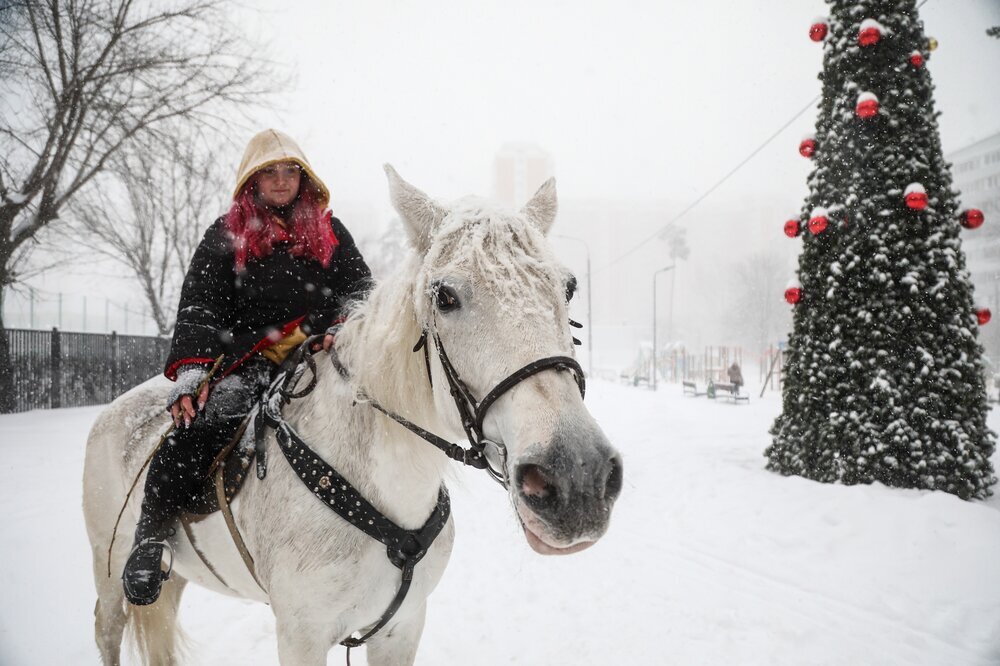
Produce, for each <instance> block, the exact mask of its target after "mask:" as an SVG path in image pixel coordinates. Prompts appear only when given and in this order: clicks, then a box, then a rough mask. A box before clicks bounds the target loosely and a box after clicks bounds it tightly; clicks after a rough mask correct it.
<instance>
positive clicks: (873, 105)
mask: <svg viewBox="0 0 1000 666" xmlns="http://www.w3.org/2000/svg"><path fill="white" fill-rule="evenodd" d="M878 108H879V107H878V97H876V96H875V95H873V94H872V93H869V92H864V93H861V94H860V95H858V105H857V106H856V107H854V111H855V113H857V114H858V117H860V118H863V119H865V120H867V119H869V118H874V117H875V116H876V115H878Z"/></svg>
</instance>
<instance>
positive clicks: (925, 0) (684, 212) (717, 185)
mask: <svg viewBox="0 0 1000 666" xmlns="http://www.w3.org/2000/svg"><path fill="white" fill-rule="evenodd" d="M929 1H930V0H921V2H920V4H918V5H917V7H916V8H917V9H920V8H921V7H923V6H924V5H926V4H927V3H928V2H929ZM822 96H823V95H822V93H821V94H819V95H816V96H815V97H813V98H812V99H811V100H810V101H809V103H808V104H806V105H805V106H804V107H802V109H801V110H800V111H799V112H798V113H796V114H795V115H794V116H792V117H791V118H789V119H788V121H787V122H786V123H785V124H784V125H782V126H781V127H779V128H778V129H777V131H775V132H774V134H772V135H771V136H769V137H767V139H765V140H764V142H763V143H762V144H760V145H759V146H757V147H756V148H755V149H754V150H753V152H751V153H750V154H749V155H747V156H746V157H745V158H743V160H742V161H740V163H739V164H737V165H736V166H735V167H733V168H732V169H731V170H730V171H729V173H727V174H726V175H725V176H723V177H722V178H720V179H719V180H718V181H716V183H715V184H714V185H712V186H711V187H710V188H708V190H706V191H705V192H704V194H702V195H701V196H699V197H698V198H697V199H695V200H694V201H693V202H691V203H690V204H688V206H687V208H685V209H684V210H682V211H681V212H679V213H677V215H674V216H673V217H672V218H670V219H669V220H668V221H667V222H666V223H664V225H663V226H661V227H660V228H659V229H657V230H656V231H655V232H654V233H652V234H651V235H649V236H648V237H646V238H644V239H643V240H641V241H639V243H638V244H637V245H635V246H634V247H633V248H632V249H631V250H629V251H627V252H625V253H624V254H622V255H620V256H619V257H617V258H615V259H612V260H611V261H610V262H609V263H607V264H605V265H604V266H602V267H600V268H598V269H597V270H596V271H594V273H595V274H597V273H600V272H602V271H605V270H607V269H609V268H611V267H612V266H614V265H615V264H617V263H618V262H619V261H621V260H622V259H625V258H626V257H628V256H630V255H632V254H633V253H635V252H636V251H638V250H639V249H641V248H642V246H643V245H645V244H646V243H648V242H650V241H651V240H653V239H654V238H656V237H658V236H659V235H660V234H662V233H663V232H664V231H666V230H667V228H668V227H670V225H671V224H673V223H674V222H677V221H678V220H679V219H681V218H682V217H684V216H685V215H687V214H688V213H689V212H690V211H691V210H692V209H693V208H694V207H695V206H697V205H698V204H700V203H701V202H702V201H704V200H705V199H707V198H708V197H709V195H711V194H712V192H714V191H715V190H717V189H719V188H720V187H721V186H722V184H723V183H725V182H726V181H727V180H729V179H730V177H732V175H733V174H735V173H736V172H737V171H739V170H740V169H741V168H743V166H744V165H745V164H746V163H747V162H749V161H750V160H752V159H753V158H754V157H755V156H756V155H757V153H759V152H760V151H762V150H763V149H764V148H765V147H766V146H767V144H769V143H771V142H772V141H774V140H775V139H776V138H777V137H778V135H779V134H781V133H782V132H784V131H785V130H786V129H788V126H789V125H791V124H792V123H793V122H795V121H796V120H798V118H799V116H801V115H802V114H803V113H805V112H806V111H808V110H809V109H810V108H811V107H812V106H813V104H815V103H816V102H818V101H819V99H820V97H822Z"/></svg>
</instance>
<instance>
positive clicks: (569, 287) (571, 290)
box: [566, 275, 576, 303]
mask: <svg viewBox="0 0 1000 666" xmlns="http://www.w3.org/2000/svg"><path fill="white" fill-rule="evenodd" d="M575 293H576V276H574V275H571V276H570V277H569V279H568V280H566V302H567V303H569V302H570V301H572V300H573V294H575Z"/></svg>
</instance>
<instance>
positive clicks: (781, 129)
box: [594, 95, 822, 273]
mask: <svg viewBox="0 0 1000 666" xmlns="http://www.w3.org/2000/svg"><path fill="white" fill-rule="evenodd" d="M820 97H822V95H816V96H815V97H813V98H812V99H811V100H810V101H809V103H808V104H806V105H805V106H804V107H802V109H801V110H800V111H799V112H798V113H796V114H795V115H794V116H792V117H791V118H789V119H788V121H787V122H785V124H784V125H782V126H781V127H779V128H778V129H777V130H776V131H775V132H774V134H772V135H771V136H769V137H767V139H765V140H764V142H763V143H762V144H760V145H759V146H757V147H756V148H755V149H754V150H753V152H751V153H750V154H749V155H747V156H746V157H744V158H743V159H742V160H741V161H740V163H739V164H737V165H736V166H735V167H733V168H732V169H731V170H730V171H729V173H727V174H726V175H725V176H723V177H722V178H720V179H719V180H718V181H716V183H715V184H714V185H712V186H711V187H710V188H708V190H706V191H705V192H704V193H703V194H702V195H701V196H699V197H698V198H697V199H695V200H694V201H693V202H691V203H690V204H688V206H687V207H686V208H685V209H684V210H682V211H681V212H679V213H677V215H674V216H673V217H672V218H670V219H669V220H668V221H667V222H666V223H664V225H663V226H662V227H660V228H659V229H657V230H656V231H655V232H653V233H652V234H651V235H650V236H648V237H646V238H644V239H643V240H641V241H640V242H639V243H638V244H637V245H635V246H634V247H633V248H632V249H631V250H629V251H628V252H626V253H625V254H622V255H621V256H619V257H617V258H615V259H613V260H611V262H609V263H608V264H606V265H604V266H602V267H601V268H599V269H597V270H596V271H594V273H600V272H601V271H603V270H606V269H608V268H611V267H612V266H614V265H615V264H617V263H618V262H619V261H621V260H622V259H624V258H625V257H628V256H629V255H631V254H632V253H634V252H636V251H637V250H639V249H640V248H642V246H643V245H645V244H646V243H648V242H649V241H651V240H653V239H654V238H656V237H657V236H659V235H660V234H662V233H663V232H664V231H666V230H667V228H668V227H669V226H670V225H671V224H673V223H674V222H676V221H677V220H679V219H681V218H682V217H684V216H685V215H687V214H688V213H689V212H690V211H691V210H692V209H693V208H694V207H695V206H697V205H698V204H700V203H701V202H702V201H704V200H705V199H707V198H708V197H709V195H710V194H712V192H714V191H715V190H717V189H719V187H721V186H722V184H723V183H725V182H726V181H727V180H729V179H730V178H731V177H732V175H733V174H735V173H736V172H737V171H739V170H740V169H741V168H742V167H743V165H745V164H746V163H747V162H749V161H750V160H752V159H753V158H754V157H755V156H756V155H757V153H759V152H760V151H762V150H763V149H764V148H765V147H766V146H767V144H769V143H771V142H772V141H774V139H775V138H777V136H778V135H779V134H781V133H782V132H784V131H785V130H786V129H788V126H789V125H791V124H792V123H793V122H795V121H796V120H798V118H799V116H801V115H802V114H803V113H805V112H806V111H808V110H809V109H810V108H812V106H813V105H814V104H815V103H816V102H817V101H819V98H820Z"/></svg>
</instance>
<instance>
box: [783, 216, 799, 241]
mask: <svg viewBox="0 0 1000 666" xmlns="http://www.w3.org/2000/svg"><path fill="white" fill-rule="evenodd" d="M800 233H802V227H800V226H799V221H798V220H788V221H787V222H785V235H786V236H788V237H789V238H795V237H796V236H798V235H799V234H800Z"/></svg>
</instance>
